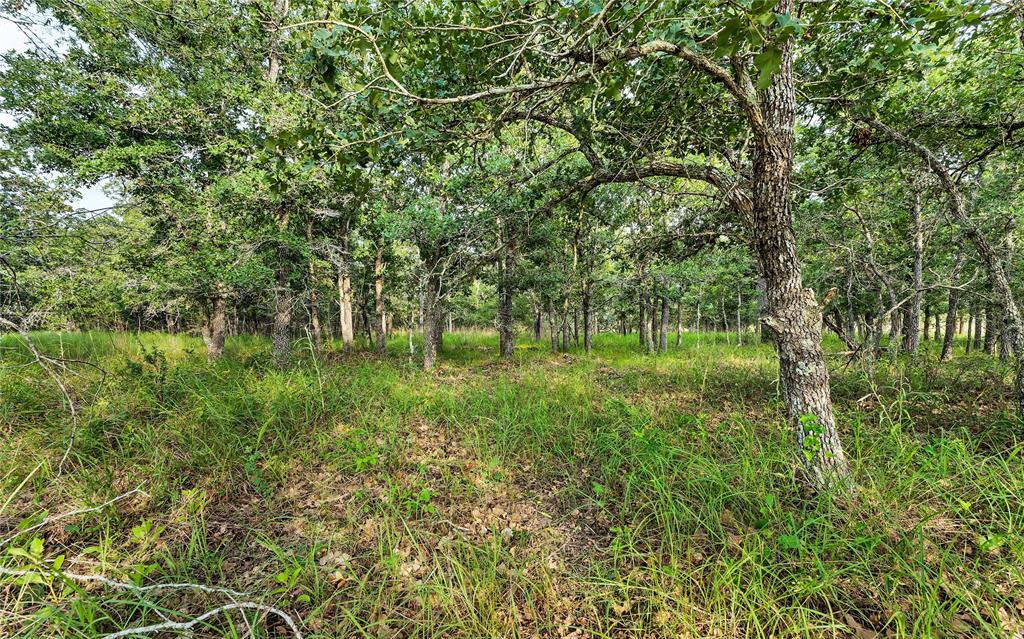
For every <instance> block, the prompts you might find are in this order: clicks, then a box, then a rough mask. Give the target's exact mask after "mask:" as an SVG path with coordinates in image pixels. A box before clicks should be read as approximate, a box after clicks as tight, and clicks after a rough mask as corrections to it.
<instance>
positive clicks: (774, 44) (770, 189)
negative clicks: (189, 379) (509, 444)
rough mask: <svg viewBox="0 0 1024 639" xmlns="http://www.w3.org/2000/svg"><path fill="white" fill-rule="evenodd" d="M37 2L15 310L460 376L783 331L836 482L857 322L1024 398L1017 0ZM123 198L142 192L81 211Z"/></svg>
mask: <svg viewBox="0 0 1024 639" xmlns="http://www.w3.org/2000/svg"><path fill="white" fill-rule="evenodd" d="M4 13H5V18H6V19H8V20H10V21H11V22H12V23H13V24H15V25H17V26H18V27H19V28H21V29H23V30H24V31H25V33H30V34H36V35H34V37H35V38H36V39H35V40H33V44H34V46H32V47H31V48H29V49H28V50H27V51H24V52H21V53H15V52H13V51H12V52H8V53H6V54H5V55H4V58H3V66H2V68H3V71H2V75H0V101H2V110H3V111H4V113H6V114H8V116H9V124H7V125H5V126H4V127H3V129H2V136H3V148H2V153H3V156H4V160H5V161H4V162H3V167H2V169H0V170H2V198H3V206H2V215H3V222H2V226H0V259H2V266H3V271H2V272H3V275H2V277H3V280H2V298H0V303H2V309H0V310H2V313H3V318H4V323H5V326H6V327H7V328H8V329H10V328H17V329H20V330H36V329H65V330H83V329H94V328H104V329H110V330H132V331H136V330H152V329H157V330H166V331H170V332H177V331H187V332H196V333H198V334H201V335H202V337H203V340H204V341H205V344H206V349H207V356H208V358H209V359H210V360H211V361H213V360H217V359H218V358H220V357H221V356H222V354H223V350H224V343H225V336H226V335H229V334H237V333H246V332H259V333H269V334H271V335H272V337H273V361H274V364H275V365H276V366H277V367H281V368H284V367H287V366H288V365H289V360H290V358H292V357H293V350H294V349H296V348H299V347H300V345H301V347H302V348H305V347H308V348H310V349H312V350H313V351H319V350H321V349H323V348H324V347H325V346H324V345H325V343H326V342H328V341H330V340H334V339H338V340H340V343H341V345H342V348H344V349H354V348H357V344H362V345H364V346H363V347H370V348H374V349H376V350H377V351H379V352H382V353H383V352H385V347H386V343H387V339H388V336H389V335H390V334H392V333H393V332H396V331H397V332H403V331H408V332H409V333H410V339H409V347H410V349H411V352H412V353H414V354H415V357H416V358H417V361H420V362H421V363H422V366H423V367H424V368H426V369H431V368H433V367H434V366H436V365H437V363H438V360H439V359H440V360H442V361H443V359H444V354H443V351H444V349H443V341H444V340H443V336H444V334H445V333H446V332H449V331H451V330H453V329H457V328H460V327H461V328H465V327H494V328H496V329H497V331H498V332H499V333H500V336H501V339H500V353H499V355H500V356H501V357H511V356H512V355H513V353H514V348H515V343H516V340H522V339H526V338H524V337H522V336H520V335H519V333H520V332H525V333H526V334H527V335H529V334H532V337H533V339H535V340H541V339H545V337H544V336H547V339H549V340H550V345H551V348H552V349H554V350H568V349H569V348H570V346H571V345H572V346H573V347H575V346H577V345H579V344H582V345H583V348H584V349H585V350H586V351H588V352H589V351H590V349H591V345H592V337H593V335H594V334H595V333H596V332H599V331H612V332H618V331H621V332H630V331H633V330H636V331H637V332H638V335H639V340H640V344H641V345H643V347H644V348H646V349H647V351H648V352H650V353H656V352H659V351H666V350H667V349H669V348H671V347H672V346H673V344H672V340H671V339H670V337H669V334H670V333H672V332H675V333H676V334H677V336H678V335H681V333H682V332H683V331H701V330H705V331H706V330H709V329H717V330H719V331H728V332H729V333H730V334H732V333H735V340H736V341H737V342H739V341H742V340H751V339H754V336H755V335H756V338H757V339H761V340H765V341H768V342H770V343H772V344H773V345H774V348H775V349H776V352H777V354H778V362H779V387H780V393H781V397H782V400H783V402H784V405H785V407H786V413H787V415H788V419H789V421H790V423H791V427H792V429H793V432H794V438H795V443H796V444H795V445H796V446H797V449H798V455H797V457H798V458H799V459H801V460H803V464H804V470H805V475H806V478H807V481H808V482H809V483H810V484H811V485H813V486H815V487H816V488H818V489H831V488H834V487H836V486H846V485H848V482H849V469H848V465H847V462H846V456H845V454H844V449H843V445H842V442H841V438H840V435H839V428H838V427H837V423H836V416H835V411H834V410H833V406H832V400H831V395H830V379H829V371H828V365H827V362H826V355H825V351H824V350H823V347H822V340H823V336H824V335H825V334H827V333H829V332H831V333H834V334H835V335H836V336H837V337H838V338H839V339H841V340H842V341H843V343H844V344H845V346H846V349H847V350H848V351H849V353H848V356H849V357H850V358H857V359H861V360H873V359H877V358H884V357H897V356H900V354H901V353H906V354H909V355H910V356H911V357H913V356H914V354H915V353H916V351H918V350H919V348H920V347H921V343H922V341H924V340H943V346H942V349H941V356H942V359H948V358H951V357H956V356H957V353H955V352H954V350H955V349H954V344H955V342H954V338H955V337H956V336H957V335H962V334H964V333H966V335H967V341H966V348H967V349H975V350H984V351H987V352H989V353H991V354H992V355H993V356H998V357H1001V358H1003V359H1006V360H1011V361H1012V362H1014V366H1015V370H1016V379H1015V380H1014V381H1013V382H1012V388H1013V392H1014V393H1015V396H1016V400H1015V401H1016V402H1017V406H1018V411H1019V412H1020V413H1022V414H1024V332H1022V321H1024V320H1022V311H1021V308H1020V302H1019V296H1020V294H1021V281H1022V280H1021V277H1020V276H1019V273H1020V265H1021V258H1022V252H1021V249H1020V228H1021V210H1020V207H1019V206H1018V202H1019V193H1020V188H1021V181H1020V172H1019V170H1018V167H1019V165H1020V161H1021V155H1020V154H1021V144H1020V135H1019V133H1018V130H1019V129H1021V128H1022V127H1024V120H1021V107H1022V104H1024V102H1022V100H1021V98H1022V95H1021V91H1022V86H1024V84H1022V78H1024V75H1022V72H1024V69H1022V52H1024V46H1022V43H1024V31H1022V29H1021V26H1020V25H1021V19H1022V16H1021V13H1020V10H1019V8H1015V7H1014V6H1012V5H1004V4H1002V3H1000V2H988V1H977V2H976V1H973V0H971V1H968V0H963V1H957V2H950V1H941V0H931V1H921V2H917V1H911V2H904V3H897V4H893V5H890V4H887V3H883V2H878V3H874V2H846V1H842V0H836V1H828V2H818V1H814V2H810V1H808V2H796V1H793V0H778V1H769V0H755V1H753V2H746V1H744V2H631V1H615V0H609V1H606V2H580V3H575V2H573V3H565V2H541V1H529V2H473V3H462V2H447V1H442V0H438V1H428V0H425V1H417V2H395V3H391V2H379V3H377V2H352V3H344V2H342V3H339V2H317V1H315V0H314V1H310V2H295V3H291V2H289V1H288V0H273V1H269V0H268V1H263V0H253V1H249V2H230V1H227V0H224V1H220V0H215V1H211V2H145V3H129V2H120V1H115V0H88V1H85V2H65V1H60V0H58V1H50V0H38V1H37V2H34V3H29V4H23V3H20V2H8V3H5V6H4ZM38 34H42V35H38ZM98 182H101V183H103V184H105V185H106V188H107V190H108V192H109V193H110V195H111V197H112V198H113V200H114V201H115V202H116V203H115V204H114V205H113V206H111V207H109V208H106V209H103V210H92V211H90V210H82V209H78V210H72V209H71V208H70V207H69V206H68V205H67V204H66V202H67V201H68V199H69V198H68V194H69V193H72V192H74V191H75V189H80V188H85V187H87V186H89V185H92V184H96V183H98ZM965 327H966V328H965ZM413 335H415V336H416V338H415V340H414V339H413ZM420 336H422V338H421V337H420ZM677 339H678V338H677Z"/></svg>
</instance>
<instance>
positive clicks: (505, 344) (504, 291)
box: [497, 256, 540, 359]
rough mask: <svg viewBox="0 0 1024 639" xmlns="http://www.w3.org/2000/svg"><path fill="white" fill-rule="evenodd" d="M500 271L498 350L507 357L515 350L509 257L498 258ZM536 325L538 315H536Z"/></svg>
mask: <svg viewBox="0 0 1024 639" xmlns="http://www.w3.org/2000/svg"><path fill="white" fill-rule="evenodd" d="M499 262H500V271H501V272H500V273H499V275H498V278H499V279H498V317H497V324H498V352H499V355H500V356H501V357H502V358H504V359H508V358H510V357H512V354H513V353H514V351H515V345H516V343H515V327H514V326H513V322H512V277H511V274H510V273H509V270H510V269H509V264H508V262H509V258H508V256H503V257H502V258H500V260H499ZM537 319H538V325H539V323H540V317H539V316H538V318H537Z"/></svg>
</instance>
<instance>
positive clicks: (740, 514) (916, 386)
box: [0, 333, 1024, 639]
mask: <svg viewBox="0 0 1024 639" xmlns="http://www.w3.org/2000/svg"><path fill="white" fill-rule="evenodd" d="M684 338H685V339H684V343H683V345H682V347H681V348H672V349H670V352H669V353H667V354H664V355H654V356H648V355H644V354H642V353H641V350H640V348H639V346H638V344H637V343H636V337H635V336H625V337H623V336H617V335H599V336H597V338H596V340H595V343H596V346H595V352H594V354H593V355H586V354H584V353H582V352H581V351H579V350H574V351H572V352H570V353H566V354H552V353H550V352H549V349H548V348H547V344H546V342H540V343H535V342H532V341H531V340H529V339H528V338H521V339H520V343H519V345H518V347H517V351H516V357H515V358H514V359H513V360H512V361H510V362H499V361H497V358H496V356H495V353H496V350H497V341H496V338H495V337H494V336H492V335H489V334H482V333H481V334H478V333H459V334H456V335H450V336H447V337H446V346H445V352H444V355H443V358H442V365H441V367H440V370H438V371H436V372H435V373H432V374H425V373H423V372H421V371H420V370H418V362H417V361H415V358H414V357H410V356H409V355H408V352H407V350H406V348H407V346H406V342H405V340H404V338H402V337H396V338H395V339H394V340H393V342H392V343H391V344H390V345H389V349H390V350H389V354H388V356H387V357H385V358H377V357H374V356H370V355H367V354H364V353H359V352H357V353H343V352H341V350H340V348H339V347H338V345H329V346H328V348H327V349H326V351H325V352H324V353H323V354H322V355H320V356H317V357H314V356H313V355H312V353H311V352H310V350H309V349H308V348H305V349H304V348H302V347H301V345H300V346H299V347H297V350H298V351H300V352H299V353H297V355H298V360H299V361H298V363H297V364H296V365H295V366H293V367H292V368H291V369H289V370H287V371H275V370H273V369H272V367H271V366H270V357H269V345H268V344H267V343H266V342H265V341H264V340H262V339H259V338H253V337H238V338H232V339H229V341H228V344H227V348H226V354H225V358H224V359H223V361H221V362H218V363H216V364H213V365H210V364H207V363H206V361H205V357H204V354H203V351H202V348H201V346H202V345H201V342H200V341H199V340H197V339H194V338H190V337H186V336H169V335H157V334H144V335H141V336H132V335H113V334H108V333H88V334H74V335H71V334H63V335H60V334H38V335H35V336H34V340H35V342H36V343H37V345H38V346H39V347H40V348H41V349H42V350H43V351H44V352H46V353H48V354H51V355H54V356H60V357H64V358H67V359H70V360H81V361H83V362H89V363H91V364H93V365H95V366H90V365H85V364H78V363H72V364H71V370H73V371H74V373H73V374H70V375H68V376H67V378H66V379H67V383H68V386H69V389H70V390H71V392H72V394H73V399H74V401H75V404H76V407H77V426H76V425H74V424H75V422H73V421H72V419H71V418H70V416H69V413H68V410H67V407H66V406H65V404H64V399H63V397H62V395H61V394H60V391H59V389H58V388H57V387H56V385H55V384H54V383H53V380H52V379H51V378H50V377H49V376H48V375H46V374H45V372H44V371H42V370H41V369H39V367H38V366H36V365H35V364H34V363H33V359H32V357H31V354H30V352H29V351H28V350H27V349H26V348H25V347H24V345H23V344H22V343H21V341H20V339H18V338H15V337H5V338H3V340H2V341H0V347H2V351H0V357H2V359H3V364H2V367H0V398H2V401H0V434H2V436H3V437H4V440H5V441H4V445H3V447H2V448H0V539H4V538H7V537H9V536H15V538H14V539H13V541H11V542H10V543H8V544H6V547H5V548H0V552H2V553H3V555H2V557H0V567H3V568H6V569H7V570H8V571H10V570H30V571H31V573H30V574H28V575H25V574H21V575H17V576H14V575H10V574H8V575H6V576H4V575H0V609H2V610H3V611H4V612H5V614H4V615H2V616H0V635H2V636H12V637H83V638H90V637H100V636H103V635H105V634H109V633H111V632H114V631H117V630H120V629H122V628H126V627H133V626H140V625H145V624H148V623H155V622H159V621H160V620H161V617H166V618H167V619H171V620H180V619H188V618H190V617H194V616H195V615H198V614H200V613H202V612H203V611H205V610H208V609H211V608H213V607H215V606H217V605H220V604H222V603H224V597H223V596H222V595H210V594H204V593H200V592H194V591H179V590H175V591H159V592H152V593H148V594H145V595H144V594H141V593H138V592H135V591H118V590H112V589H110V588H107V587H103V586H100V585H97V584H95V583H92V584H83V583H79V582H75V581H74V580H71V579H67V578H65V577H64V576H63V575H64V574H65V573H76V574H96V575H100V574H102V575H104V576H106V577H109V578H111V579H117V580H121V581H126V582H129V583H133V584H137V585H146V584H159V583H169V582H193V583H202V584H207V585H212V586H221V587H227V588H232V589H235V590H242V591H245V592H247V593H251V596H253V597H254V598H256V599H259V600H260V601H263V602H265V603H267V604H269V605H273V606H276V607H279V608H281V609H284V610H288V611H290V612H291V613H293V614H294V616H295V618H296V619H301V624H302V629H303V631H304V634H306V635H307V636H311V637H350V636H351V637H359V636H362V637H534V636H538V637H578V638H582V637H595V638H596V637H655V636H659V637H660V636H665V637H670V636H671V637H705V636H714V637H764V638H768V637H858V638H861V639H863V638H866V637H874V636H891V637H956V636H969V637H1013V636H1020V633H1021V632H1024V625H1022V621H1021V620H1022V617H1024V613H1022V611H1024V575H1022V568H1021V567H1022V566H1024V506H1022V504H1021V500H1020V495H1021V494H1022V491H1024V463H1022V459H1021V453H1022V446H1021V443H1020V442H1019V441H1018V436H1019V435H1020V433H1021V424H1020V422H1019V421H1017V420H1016V418H1015V417H1013V416H1012V415H1011V414H1010V413H1009V412H1008V409H1009V406H1010V404H1009V402H1008V399H1007V397H1006V390H1005V378H1006V375H1007V373H1008V371H1007V369H1006V367H1005V366H1003V365H1002V364H1000V363H999V362H998V361H997V360H995V359H994V358H991V357H989V356H986V355H984V354H972V355H969V356H963V355H961V356H959V357H958V358H956V359H955V360H954V361H953V362H951V363H948V364H947V363H942V364H940V363H939V362H938V360H937V357H936V354H935V352H934V344H930V343H928V344H926V346H925V349H924V352H923V353H922V354H920V355H919V356H918V357H917V358H916V359H915V360H914V361H904V360H900V361H897V362H892V363H890V362H884V361H883V362H879V363H878V364H877V367H876V370H875V374H874V375H873V376H869V375H868V374H867V373H866V371H865V368H864V366H863V365H862V364H861V363H859V362H853V363H848V362H847V361H846V360H845V359H844V358H843V357H842V356H840V355H836V356H834V357H833V359H832V364H833V366H832V368H833V394H834V398H835V401H836V409H837V414H838V417H839V423H840V424H841V428H842V435H843V437H844V442H845V445H846V448H847V454H848V456H849V457H850V459H851V464H852V467H853V471H854V474H855V479H856V484H857V487H858V488H857V491H856V493H855V495H854V496H853V497H851V498H846V499H828V498H822V497H814V496H811V495H809V494H807V493H806V492H805V491H804V490H803V489H802V487H801V484H800V483H799V482H798V480H797V479H796V478H795V476H794V468H795V463H794V459H793V452H792V451H793V446H792V443H791V437H790V433H789V431H788V428H787V427H786V425H785V421H784V419H783V418H782V408H781V406H780V404H779V402H778V389H777V384H776V374H775V373H776V371H775V363H774V355H773V353H772V351H771V349H770V347H768V346H764V345H744V346H741V347H738V346H736V345H735V344H733V343H727V341H726V340H727V338H726V336H724V335H719V336H707V335H705V336H704V337H703V338H702V342H701V344H700V345H699V346H698V345H697V343H696V341H695V338H694V337H693V336H692V335H684ZM833 346H834V347H835V350H838V346H837V345H833ZM72 430H74V431H75V439H74V445H73V447H72V449H71V453H70V456H69V460H68V462H67V463H66V465H65V467H64V469H63V472H61V473H59V474H58V472H57V462H58V461H59V459H60V458H61V456H62V454H63V452H64V448H65V446H66V444H67V442H68V438H69V436H70V434H71V431H72ZM134 488H139V489H140V491H144V494H143V493H136V494H133V495H131V496H129V497H128V498H125V499H122V500H119V501H118V502H116V503H113V504H110V505H108V506H105V507H103V508H102V509H100V510H97V511H95V512H89V513H85V514H82V515H77V516H74V517H70V518H66V519H61V520H60V521H59V522H55V523H53V524H47V525H45V526H42V527H40V528H38V529H33V530H27V529H29V528H30V527H32V526H34V525H36V524H38V523H40V522H42V521H44V520H45V519H46V518H47V517H53V516H55V515H59V514H61V513H65V512H68V511H71V510H75V509H81V508H88V507H93V506H96V505H98V504H103V503H104V502H107V501H108V500H111V499H113V498H115V497H117V496H119V495H122V494H124V493H126V492H128V491H130V490H132V489H134ZM21 531H27V532H25V534H20V533H21ZM199 628H200V629H198V630H197V634H198V636H211V637H222V636H223V637H245V636H256V637H275V636H287V629H286V627H285V626H284V625H283V624H282V623H280V622H279V621H277V620H276V619H275V618H273V617H267V618H266V619H263V618H257V617H256V616H254V615H248V616H246V617H243V616H241V615H240V614H239V613H237V612H235V613H229V614H225V615H219V616H216V617H211V618H210V619H209V620H208V622H207V623H205V624H203V625H202V626H200V627H199Z"/></svg>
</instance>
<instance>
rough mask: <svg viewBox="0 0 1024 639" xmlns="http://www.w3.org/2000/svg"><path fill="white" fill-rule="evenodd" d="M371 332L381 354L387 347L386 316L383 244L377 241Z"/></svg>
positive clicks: (374, 258)
mask: <svg viewBox="0 0 1024 639" xmlns="http://www.w3.org/2000/svg"><path fill="white" fill-rule="evenodd" d="M373 309H374V318H373V332H374V346H376V348H377V353H378V354H380V355H383V354H384V353H386V352H387V349H388V335H387V333H388V316H387V309H386V308H384V244H383V243H381V242H378V243H377V251H376V253H374V256H373Z"/></svg>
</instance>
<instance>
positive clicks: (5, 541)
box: [0, 488, 149, 547]
mask: <svg viewBox="0 0 1024 639" xmlns="http://www.w3.org/2000/svg"><path fill="white" fill-rule="evenodd" d="M136 493H138V494H140V495H146V497H149V494H148V493H146V492H145V491H144V490H142V489H141V488H135V489H132V490H129V491H128V492H126V493H124V494H123V495H118V496H117V497H114V498H113V499H111V500H109V501H106V502H103V503H102V504H100V505H99V506H93V507H92V508H82V509H80V510H72V511H71V512H66V513H61V514H60V515H54V516H53V517H47V518H46V519H44V520H42V521H41V522H39V523H38V524H36V525H34V526H29V527H28V528H26V529H24V530H19V531H17V532H15V533H13V534H11V535H8V536H7V537H4V538H3V539H0V547H2V546H6V545H7V544H8V543H10V542H12V541H14V540H15V539H17V538H18V537H21V536H22V535H24V534H25V533H29V532H32V531H33V530H37V529H39V528H42V527H43V526H46V525H48V524H52V523H53V522H55V521H61V520H62V519H67V518H69V517H74V516H75V515H84V514H86V513H94V512H96V511H98V510H103V509H104V508H106V507H107V506H109V505H111V504H115V503H117V502H119V501H121V500H122V499H125V498H127V497H130V496H131V495H134V494H136Z"/></svg>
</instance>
